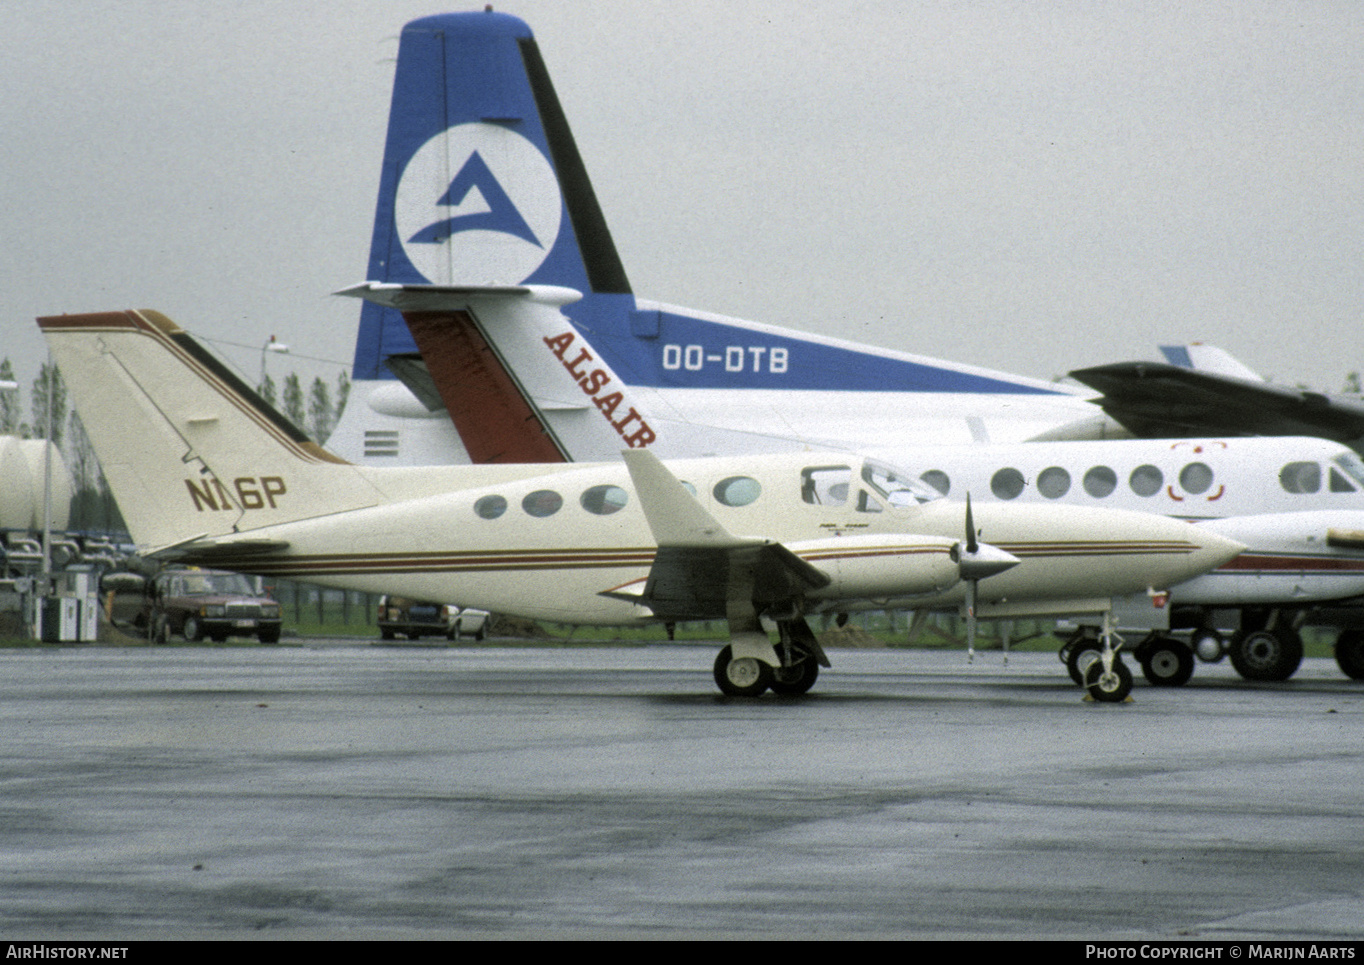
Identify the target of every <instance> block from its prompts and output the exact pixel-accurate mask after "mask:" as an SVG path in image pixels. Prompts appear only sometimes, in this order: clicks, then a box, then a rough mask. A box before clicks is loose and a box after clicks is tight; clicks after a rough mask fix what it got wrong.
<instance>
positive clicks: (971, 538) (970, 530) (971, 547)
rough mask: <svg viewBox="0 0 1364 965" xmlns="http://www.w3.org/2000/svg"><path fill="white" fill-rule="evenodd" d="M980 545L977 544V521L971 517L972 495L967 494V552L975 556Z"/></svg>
mask: <svg viewBox="0 0 1364 965" xmlns="http://www.w3.org/2000/svg"><path fill="white" fill-rule="evenodd" d="M979 548H980V544H978V543H977V542H976V521H975V519H974V518H973V517H972V516H971V494H970V493H967V494H966V552H968V553H970V554H972V555H974V554H975V552H976V550H977V549H979Z"/></svg>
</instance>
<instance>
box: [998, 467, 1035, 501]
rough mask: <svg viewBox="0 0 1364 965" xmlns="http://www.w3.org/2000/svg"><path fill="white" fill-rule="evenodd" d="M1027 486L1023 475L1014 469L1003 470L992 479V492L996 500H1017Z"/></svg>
mask: <svg viewBox="0 0 1364 965" xmlns="http://www.w3.org/2000/svg"><path fill="white" fill-rule="evenodd" d="M1025 485H1027V484H1026V483H1025V482H1024V480H1023V474H1022V473H1021V472H1019V471H1018V470H1017V469H1013V468H1007V469H1001V470H999V472H997V473H995V474H994V475H993V476H991V477H990V492H992V493H994V494H995V498H996V499H1017V498H1018V496H1019V494H1021V493H1022V492H1023V487H1024V486H1025Z"/></svg>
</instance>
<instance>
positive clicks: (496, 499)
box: [474, 496, 507, 519]
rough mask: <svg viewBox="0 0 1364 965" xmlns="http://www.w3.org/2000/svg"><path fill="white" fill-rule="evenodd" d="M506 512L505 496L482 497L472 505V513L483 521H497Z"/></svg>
mask: <svg viewBox="0 0 1364 965" xmlns="http://www.w3.org/2000/svg"><path fill="white" fill-rule="evenodd" d="M506 511H507V499H506V497H505V496H484V497H483V498H482V499H480V500H479V501H478V502H476V503H474V512H475V513H476V514H477V515H479V516H480V517H482V518H483V519H497V517H499V516H501V515H502V514H503V513H505V512H506Z"/></svg>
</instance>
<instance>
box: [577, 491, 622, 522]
mask: <svg viewBox="0 0 1364 965" xmlns="http://www.w3.org/2000/svg"><path fill="white" fill-rule="evenodd" d="M629 501H630V496H629V495H628V494H627V493H626V492H625V490H624V489H621V488H620V487H619V486H593V487H592V488H591V489H587V490H584V491H583V494H582V495H581V496H580V497H578V502H579V503H581V504H582V507H583V509H585V510H587V511H588V512H589V513H591V514H592V515H594V516H610V515H611V514H612V513H618V512H620V511H621V510H622V509H624V508H625V504H626V503H628V502H629Z"/></svg>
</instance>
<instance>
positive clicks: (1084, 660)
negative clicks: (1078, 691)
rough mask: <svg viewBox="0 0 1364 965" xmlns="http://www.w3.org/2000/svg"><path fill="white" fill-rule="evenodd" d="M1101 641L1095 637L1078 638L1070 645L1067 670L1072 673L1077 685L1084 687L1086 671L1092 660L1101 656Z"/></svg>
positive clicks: (1071, 677) (1067, 654) (1071, 675)
mask: <svg viewBox="0 0 1364 965" xmlns="http://www.w3.org/2000/svg"><path fill="white" fill-rule="evenodd" d="M1099 650H1100V647H1099V641H1098V640H1095V639H1094V638H1093V637H1087V638H1085V639H1082V640H1076V641H1075V642H1074V643H1072V644H1071V645H1070V649H1069V651H1068V652H1067V653H1066V672H1067V673H1069V674H1070V679H1071V680H1073V681H1075V683H1076V685H1077V686H1080V687H1084V686H1086V684H1085V671H1086V670H1087V669H1088V668H1089V665H1090V663H1091V662H1092V661H1094V660H1096V659H1097V658H1098V656H1099Z"/></svg>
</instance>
